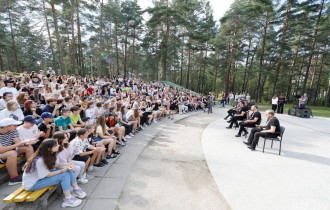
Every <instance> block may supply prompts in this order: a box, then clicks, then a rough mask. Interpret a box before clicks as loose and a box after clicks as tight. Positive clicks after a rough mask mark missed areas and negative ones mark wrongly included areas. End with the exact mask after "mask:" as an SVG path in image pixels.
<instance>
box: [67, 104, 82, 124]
mask: <svg viewBox="0 0 330 210" xmlns="http://www.w3.org/2000/svg"><path fill="white" fill-rule="evenodd" d="M80 111H81V109H80V108H79V107H78V106H73V107H71V112H72V113H71V115H70V118H71V123H72V126H73V127H74V128H84V127H85V123H84V122H83V121H82V120H81V118H80Z"/></svg>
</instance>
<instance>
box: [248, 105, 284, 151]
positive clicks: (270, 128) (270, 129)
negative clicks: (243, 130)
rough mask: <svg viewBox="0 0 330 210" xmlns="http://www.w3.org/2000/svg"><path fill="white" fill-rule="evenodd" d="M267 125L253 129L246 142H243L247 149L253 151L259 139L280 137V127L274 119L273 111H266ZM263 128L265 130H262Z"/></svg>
mask: <svg viewBox="0 0 330 210" xmlns="http://www.w3.org/2000/svg"><path fill="white" fill-rule="evenodd" d="M266 117H267V119H268V120H267V124H266V125H257V126H256V128H253V129H252V131H251V134H250V136H249V140H248V141H247V142H243V143H244V144H246V145H248V148H249V149H251V150H255V149H256V146H257V144H258V141H259V138H260V137H266V136H267V137H271V138H275V137H277V136H279V135H280V132H281V127H280V122H279V121H278V119H277V118H276V117H275V112H274V111H273V110H267V111H266ZM264 128H265V129H264Z"/></svg>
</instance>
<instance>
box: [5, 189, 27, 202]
mask: <svg viewBox="0 0 330 210" xmlns="http://www.w3.org/2000/svg"><path fill="white" fill-rule="evenodd" d="M23 191H24V189H23V187H20V188H18V189H17V190H15V192H13V193H12V194H10V195H8V196H7V197H5V198H4V199H3V200H2V201H3V202H4V203H11V202H13V200H14V199H15V197H16V196H17V195H19V194H20V193H21V192H23Z"/></svg>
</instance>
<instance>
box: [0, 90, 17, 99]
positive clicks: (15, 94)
mask: <svg viewBox="0 0 330 210" xmlns="http://www.w3.org/2000/svg"><path fill="white" fill-rule="evenodd" d="M5 92H11V93H12V94H13V100H16V97H17V95H18V91H17V90H16V88H14V87H11V88H9V87H3V88H1V89H0V96H3V94H4V93H5Z"/></svg>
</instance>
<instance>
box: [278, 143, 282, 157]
mask: <svg viewBox="0 0 330 210" xmlns="http://www.w3.org/2000/svg"><path fill="white" fill-rule="evenodd" d="M281 149H282V141H280V150H279V152H278V155H281Z"/></svg>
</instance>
